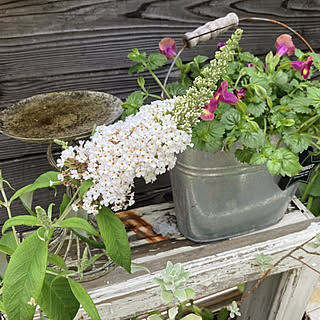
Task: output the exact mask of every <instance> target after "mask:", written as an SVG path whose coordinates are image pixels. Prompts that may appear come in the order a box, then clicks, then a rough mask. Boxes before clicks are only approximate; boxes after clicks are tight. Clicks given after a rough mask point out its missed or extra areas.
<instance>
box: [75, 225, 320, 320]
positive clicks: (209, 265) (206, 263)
mask: <svg viewBox="0 0 320 320" xmlns="http://www.w3.org/2000/svg"><path fill="white" fill-rule="evenodd" d="M295 228H297V226H295ZM280 229H285V230H282V232H285V233H288V232H289V234H288V235H284V236H279V235H280V234H281V230H280ZM280 229H278V230H272V231H266V232H265V234H264V236H262V234H263V233H262V234H259V235H255V236H254V237H255V240H254V241H253V242H252V239H250V237H252V236H245V237H243V238H242V240H243V241H244V242H245V243H248V245H242V246H241V245H240V247H239V242H238V240H239V239H235V240H232V241H230V240H228V241H221V242H217V243H211V244H207V245H194V244H192V243H190V242H189V243H188V242H184V241H183V243H184V245H182V246H181V245H179V246H177V243H175V244H174V248H172V247H171V248H170V249H169V248H168V247H170V246H168V247H167V249H166V250H165V251H162V250H161V248H163V246H164V243H159V244H158V245H157V248H159V247H160V250H157V251H150V252H149V253H148V255H146V254H145V253H144V254H143V255H142V256H141V255H140V254H138V256H139V258H136V256H137V255H136V251H135V250H134V252H133V257H134V260H135V261H136V262H139V263H144V264H145V265H146V266H147V267H148V268H149V269H150V270H151V272H152V274H149V275H142V274H141V273H140V274H139V275H138V274H135V275H128V274H126V273H125V272H124V271H122V270H119V269H117V270H116V271H114V272H111V273H110V274H109V275H108V276H107V277H105V278H101V279H100V280H94V281H92V282H88V283H86V284H85V286H86V288H87V289H89V293H90V295H91V296H92V298H93V299H94V302H95V304H96V305H97V308H98V310H99V312H100V314H101V317H102V318H103V319H110V320H112V319H126V318H128V317H130V316H133V315H134V314H135V313H137V312H139V311H140V312H144V311H148V310H152V309H154V308H159V307H160V306H161V305H162V303H161V301H160V299H159V294H160V290H159V288H158V287H157V286H156V285H155V284H154V283H153V282H152V278H153V277H154V276H157V275H159V272H160V271H161V270H162V269H163V268H164V267H165V263H166V261H167V260H171V261H172V262H174V263H176V262H182V263H183V266H184V268H185V270H186V271H190V272H191V274H192V275H191V278H190V280H189V281H188V284H187V285H188V286H189V287H192V288H193V289H194V290H195V291H196V292H197V294H198V295H197V296H198V297H199V295H201V293H206V294H210V293H213V292H215V291H219V290H222V289H224V288H229V287H232V286H234V285H236V284H239V283H245V282H247V281H252V280H255V279H257V278H259V277H260V271H259V267H258V266H256V265H255V255H256V254H257V253H261V252H263V253H264V254H266V255H271V256H272V257H273V261H276V260H278V259H279V258H280V257H282V256H283V255H285V254H286V253H287V252H289V251H290V250H292V248H294V247H296V246H298V245H300V244H301V243H303V242H305V241H306V240H307V239H309V238H310V237H312V236H313V235H315V234H317V233H319V232H320V223H319V222H317V223H315V222H314V223H312V224H310V225H309V226H308V227H306V228H305V229H303V230H300V231H297V232H292V233H290V230H288V229H290V228H288V227H282V228H280ZM265 237H266V238H267V239H269V240H265V239H266V238H265ZM242 244H243V242H242ZM220 246H222V247H223V248H221V247H220ZM161 251H162V252H161ZM299 255H300V253H299ZM301 256H303V258H304V261H305V262H309V261H310V257H309V256H307V255H305V254H304V253H303V252H301ZM300 266H301V265H300V263H299V262H297V261H296V260H294V259H285V260H284V261H283V263H281V264H280V265H279V266H278V267H277V268H275V269H274V270H273V271H272V274H278V273H281V272H284V271H287V270H291V269H295V268H297V267H300ZM106 284H107V286H106ZM112 310H113V312H114V314H112ZM81 316H83V317H84V319H88V318H87V316H86V315H85V314H84V313H83V312H82V311H80V313H79V314H78V317H77V319H80V317H81ZM279 319H280V318H279Z"/></svg>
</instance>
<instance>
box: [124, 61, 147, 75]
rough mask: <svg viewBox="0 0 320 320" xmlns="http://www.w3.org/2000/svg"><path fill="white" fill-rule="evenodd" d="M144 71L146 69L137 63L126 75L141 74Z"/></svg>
mask: <svg viewBox="0 0 320 320" xmlns="http://www.w3.org/2000/svg"><path fill="white" fill-rule="evenodd" d="M145 69H146V68H145V67H144V66H143V65H142V63H138V64H135V65H134V66H132V67H130V68H129V70H128V74H129V75H130V74H133V73H134V72H137V73H141V72H143V71H144V70H145Z"/></svg>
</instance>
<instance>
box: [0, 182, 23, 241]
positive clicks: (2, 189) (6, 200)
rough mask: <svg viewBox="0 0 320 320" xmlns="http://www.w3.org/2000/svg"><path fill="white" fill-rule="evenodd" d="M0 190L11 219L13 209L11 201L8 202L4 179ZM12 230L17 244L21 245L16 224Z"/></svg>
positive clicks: (0, 184) (0, 183)
mask: <svg viewBox="0 0 320 320" xmlns="http://www.w3.org/2000/svg"><path fill="white" fill-rule="evenodd" d="M0 190H1V194H2V197H3V200H4V206H5V207H6V209H7V213H8V217H9V219H11V218H12V214H11V209H10V203H9V202H8V199H7V196H6V193H5V191H4V187H3V182H2V181H0ZM12 232H13V236H14V239H15V240H16V243H17V245H19V239H18V235H17V231H16V228H15V227H14V226H12Z"/></svg>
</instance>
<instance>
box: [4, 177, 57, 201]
mask: <svg viewBox="0 0 320 320" xmlns="http://www.w3.org/2000/svg"><path fill="white" fill-rule="evenodd" d="M58 174H59V172H56V171H48V172H46V173H44V174H42V175H41V176H39V177H38V178H37V179H36V180H35V181H34V182H33V183H32V184H28V185H27V186H25V187H23V188H21V189H19V190H18V191H17V192H16V193H15V194H14V195H13V196H12V197H11V199H10V203H11V202H12V201H13V200H14V199H16V198H18V197H20V196H21V195H22V194H25V193H27V192H31V191H34V190H37V189H41V188H48V187H50V186H51V182H52V181H58Z"/></svg>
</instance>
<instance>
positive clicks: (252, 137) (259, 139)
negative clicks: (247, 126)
mask: <svg viewBox="0 0 320 320" xmlns="http://www.w3.org/2000/svg"><path fill="white" fill-rule="evenodd" d="M264 141H265V135H264V132H263V131H262V130H261V129H260V130H259V131H258V132H243V133H241V135H240V138H239V142H241V143H242V144H243V145H244V146H246V147H248V148H252V149H256V148H260V147H261V146H262V145H263V144H264Z"/></svg>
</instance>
